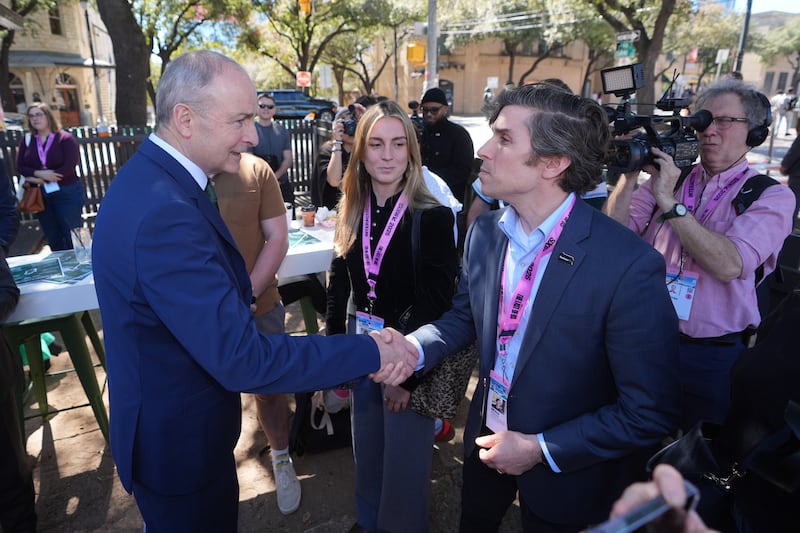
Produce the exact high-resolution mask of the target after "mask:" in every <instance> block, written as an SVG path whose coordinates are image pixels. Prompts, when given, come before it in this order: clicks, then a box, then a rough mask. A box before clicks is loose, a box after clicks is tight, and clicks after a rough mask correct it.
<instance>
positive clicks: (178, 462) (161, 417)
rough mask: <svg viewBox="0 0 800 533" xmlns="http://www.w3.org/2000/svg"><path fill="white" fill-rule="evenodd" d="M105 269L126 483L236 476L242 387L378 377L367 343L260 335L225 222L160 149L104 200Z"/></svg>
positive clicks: (160, 488) (184, 488) (131, 165)
mask: <svg viewBox="0 0 800 533" xmlns="http://www.w3.org/2000/svg"><path fill="white" fill-rule="evenodd" d="M93 248H94V250H93V265H94V277H95V286H96V289H97V296H98V300H99V302H100V311H101V314H102V319H103V331H104V338H105V343H106V352H107V363H108V379H109V399H110V407H111V417H110V422H111V448H112V452H113V456H114V460H115V462H116V464H117V471H118V473H119V476H120V479H121V481H122V483H123V485H124V487H125V488H126V489H127V490H128V491H130V490H131V487H132V480H133V479H136V480H137V481H138V482H141V483H143V484H145V485H146V486H148V487H150V488H152V489H153V490H154V491H156V492H159V493H162V494H188V493H191V492H194V491H195V490H196V489H198V488H199V487H202V486H203V485H205V484H207V483H209V482H210V481H212V480H214V479H216V478H217V477H218V476H219V475H220V473H221V472H222V470H223V469H225V468H232V467H233V455H232V454H233V448H234V446H235V445H236V441H237V439H238V437H239V432H240V430H241V405H240V400H239V392H240V391H247V392H259V393H277V392H296V391H310V390H315V389H321V388H329V387H332V386H335V385H337V384H339V383H344V382H346V381H348V380H351V379H353V378H355V377H357V376H362V375H364V374H367V373H369V372H373V371H376V370H377V369H378V368H379V366H380V360H379V354H378V350H377V348H376V345H375V343H374V341H372V339H370V338H367V337H366V336H362V335H352V336H337V337H327V338H326V337H320V336H317V335H313V336H308V337H289V336H288V335H271V336H265V335H261V334H259V333H258V332H257V331H256V327H255V324H254V323H253V319H252V316H251V313H250V310H249V303H250V298H251V287H250V279H249V277H248V274H247V271H246V269H245V264H244V260H243V259H242V257H241V255H240V254H239V251H238V249H237V247H236V245H235V244H234V241H233V238H232V237H231V235H230V233H229V232H228V230H227V228H226V227H225V224H224V222H223V221H222V218H221V217H220V215H219V213H218V212H217V210H216V209H215V208H214V206H213V205H212V204H211V202H210V201H209V199H208V197H207V196H206V195H205V193H204V192H203V191H202V190H201V189H200V187H198V185H197V182H195V181H194V179H193V178H192V177H191V175H190V174H189V173H188V172H187V171H186V170H185V169H184V168H183V167H182V166H181V165H180V164H179V163H178V162H177V161H176V160H175V159H174V158H173V157H171V156H170V155H168V154H167V153H166V152H165V151H164V150H162V149H161V148H159V147H158V146H157V145H156V144H154V143H153V142H152V141H150V140H147V141H146V142H144V143H143V144H142V145H141V147H140V148H139V150H138V151H137V153H136V154H135V155H134V157H133V158H132V159H131V160H130V161H129V162H128V163H127V164H126V165H125V166H124V167H123V168H122V169H121V170H120V172H119V173H118V174H117V176H116V178H115V179H114V181H113V183H112V184H111V186H110V187H109V190H108V193H107V194H106V196H105V198H104V199H103V203H102V206H101V208H100V213H99V214H98V217H97V224H96V229H95V233H94V246H93Z"/></svg>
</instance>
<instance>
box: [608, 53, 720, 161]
mask: <svg viewBox="0 0 800 533" xmlns="http://www.w3.org/2000/svg"><path fill="white" fill-rule="evenodd" d="M600 73H601V76H602V80H603V92H604V93H605V94H611V93H613V94H614V95H615V96H618V97H621V98H622V102H621V103H620V104H619V105H618V106H617V107H616V109H615V108H613V107H611V106H603V108H604V109H605V110H606V113H607V114H608V122H609V124H611V128H612V133H613V135H614V136H618V135H624V134H626V133H628V132H631V131H633V130H636V129H640V128H642V129H644V132H639V133H637V134H635V135H634V136H633V138H631V139H627V140H621V139H615V140H614V141H613V146H612V149H611V151H610V153H609V156H608V159H607V161H606V166H607V167H608V169H609V170H610V171H613V172H631V171H634V170H640V169H641V168H642V167H643V166H644V165H647V164H650V163H653V154H652V152H651V151H650V149H651V148H652V147H654V146H655V147H656V148H658V149H660V150H662V151H664V152H666V153H667V154H669V156H670V157H672V160H673V161H674V162H675V166H677V167H679V168H682V167H688V166H691V165H692V164H693V163H694V162H695V160H696V159H697V156H698V155H699V154H700V142H699V141H698V140H697V135H695V131H703V130H705V129H706V128H707V127H708V126H709V125H710V124H711V121H712V118H713V117H712V116H711V113H709V112H708V111H706V110H702V111H700V112H699V113H697V114H695V115H687V116H681V114H680V112H681V110H682V109H685V108H687V107H688V106H689V103H690V102H689V100H688V99H683V98H670V97H668V96H667V95H669V94H670V91H671V89H672V85H673V84H674V83H675V79H676V78H677V75H675V76H674V77H673V79H672V83H670V85H669V87H667V90H666V91H665V92H664V95H663V96H662V97H661V98H660V99H659V100H658V102H657V103H656V107H657V108H659V109H661V110H662V111H668V112H672V115H637V114H635V113H632V112H631V104H630V97H631V95H632V94H633V93H634V92H636V89H639V88H640V87H641V86H642V85H643V84H644V66H643V65H642V64H641V63H635V64H633V65H626V66H623V67H614V68H608V69H604V70H602V71H601V72H600Z"/></svg>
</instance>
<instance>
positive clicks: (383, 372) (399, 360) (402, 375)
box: [369, 328, 419, 386]
mask: <svg viewBox="0 0 800 533" xmlns="http://www.w3.org/2000/svg"><path fill="white" fill-rule="evenodd" d="M369 335H370V337H372V338H373V339H374V340H375V342H376V343H377V344H378V350H380V353H381V368H380V370H378V372H376V373H374V374H370V377H371V378H372V380H373V381H375V383H386V384H387V385H395V386H396V385H400V384H401V383H402V382H404V381H405V380H406V379H408V377H409V376H410V375H411V374H412V373H413V372H414V368H415V367H416V366H417V360H418V359H419V353H418V352H417V349H416V347H415V346H414V345H413V344H411V343H410V342H408V341H407V340H406V339H405V337H403V335H402V334H401V333H400V332H399V331H397V330H395V329H392V328H384V329H382V330H380V331H371V332H370V334H369Z"/></svg>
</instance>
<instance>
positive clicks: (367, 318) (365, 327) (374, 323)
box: [356, 311, 383, 334]
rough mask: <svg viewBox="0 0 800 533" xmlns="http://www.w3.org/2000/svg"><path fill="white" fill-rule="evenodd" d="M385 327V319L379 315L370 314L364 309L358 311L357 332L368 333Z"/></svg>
mask: <svg viewBox="0 0 800 533" xmlns="http://www.w3.org/2000/svg"><path fill="white" fill-rule="evenodd" d="M382 329H383V319H382V318H381V317H379V316H375V315H370V314H369V313H365V312H363V311H358V312H357V313H356V333H358V334H368V333H369V332H370V331H380V330H382Z"/></svg>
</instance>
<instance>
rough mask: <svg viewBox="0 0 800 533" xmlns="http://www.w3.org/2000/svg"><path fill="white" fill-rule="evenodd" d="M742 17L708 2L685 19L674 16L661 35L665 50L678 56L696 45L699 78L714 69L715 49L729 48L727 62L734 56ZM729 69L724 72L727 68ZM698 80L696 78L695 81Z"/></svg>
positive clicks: (686, 52)
mask: <svg viewBox="0 0 800 533" xmlns="http://www.w3.org/2000/svg"><path fill="white" fill-rule="evenodd" d="M741 28H742V16H741V15H737V14H736V13H734V12H732V11H729V10H726V9H724V8H723V6H720V5H715V4H711V5H708V6H705V7H703V8H701V9H700V10H698V11H697V13H694V14H692V15H690V16H689V17H688V18H684V17H683V16H675V17H673V18H672V19H671V21H670V26H669V29H668V30H667V34H666V36H665V38H664V52H665V53H666V52H670V53H673V54H674V55H675V56H677V57H685V56H686V54H688V53H689V52H690V51H691V50H692V49H693V48H695V47H697V48H698V54H697V63H698V66H699V68H700V75H699V78H700V80H702V78H703V77H704V76H705V75H706V74H709V73H711V72H714V71H715V70H716V69H717V64H716V59H717V51H718V50H721V49H727V50H730V51H731V53H730V55H729V59H728V61H729V62H731V61H733V59H734V54H735V52H736V47H737V46H738V43H739V34H740V33H741ZM729 70H730V68H728V69H727V70H726V71H725V72H727V71H729ZM698 81H699V80H698Z"/></svg>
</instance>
